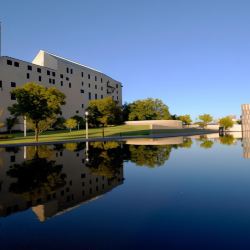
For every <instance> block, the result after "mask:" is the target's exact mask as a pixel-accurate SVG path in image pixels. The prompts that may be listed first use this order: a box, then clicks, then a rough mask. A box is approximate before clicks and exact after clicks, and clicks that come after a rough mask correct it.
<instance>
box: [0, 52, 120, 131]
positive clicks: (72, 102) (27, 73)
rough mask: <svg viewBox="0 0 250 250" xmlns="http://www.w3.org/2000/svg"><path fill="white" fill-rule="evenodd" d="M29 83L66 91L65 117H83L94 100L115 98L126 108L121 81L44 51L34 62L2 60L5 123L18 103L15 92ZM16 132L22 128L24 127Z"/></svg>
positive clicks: (0, 97) (1, 99) (0, 99)
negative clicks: (17, 88) (12, 93)
mask: <svg viewBox="0 0 250 250" xmlns="http://www.w3.org/2000/svg"><path fill="white" fill-rule="evenodd" d="M27 82H36V83H38V84H41V85H43V86H46V87H52V86H53V87H56V88H58V89H59V90H60V91H61V92H63V93H64V94H65V96H66V105H64V106H63V107H62V116H63V117H64V118H66V119H67V118H69V117H72V116H74V115H79V116H83V115H84V112H85V109H86V108H87V107H88V102H89V100H92V99H102V98H105V97H107V96H111V97H112V98H113V99H114V100H115V101H117V103H118V104H119V105H122V85H121V83H120V82H118V81H116V80H114V79H112V78H111V77H109V76H107V75H105V74H103V73H101V72H99V71H97V70H95V69H92V68H90V67H87V66H84V65H81V64H79V63H76V62H73V61H70V60H68V59H65V58H62V57H59V56H56V55H53V54H51V53H48V52H45V51H42V50H41V51H40V52H39V53H38V54H37V56H36V57H35V58H34V60H33V61H32V63H29V62H25V61H22V60H19V59H15V58H11V57H7V56H2V57H0V109H3V116H2V117H1V118H0V119H1V121H3V122H5V120H6V118H7V117H9V116H10V113H9V112H8V107H9V106H11V105H12V104H13V103H15V97H14V96H13V95H11V91H12V90H14V89H15V88H16V87H20V86H22V85H23V84H25V83H27ZM5 129H6V128H5ZM15 129H22V125H21V124H20V125H18V126H16V127H15Z"/></svg>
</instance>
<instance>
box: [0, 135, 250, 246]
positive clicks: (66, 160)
mask: <svg viewBox="0 0 250 250" xmlns="http://www.w3.org/2000/svg"><path fill="white" fill-rule="evenodd" d="M0 248H1V249H188V250H189V249H250V138H247V137H246V138H241V135H226V136H224V137H218V135H216V134H215V135H207V136H196V137H193V138H183V137H179V138H169V139H158V140H148V139H138V140H132V139H131V140H128V141H125V142H95V143H89V144H87V145H86V144H85V143H80V144H75V143H69V144H64V145H49V146H40V147H37V148H35V147H20V148H17V147H11V148H0Z"/></svg>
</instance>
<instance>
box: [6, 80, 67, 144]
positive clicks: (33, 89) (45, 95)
mask: <svg viewBox="0 0 250 250" xmlns="http://www.w3.org/2000/svg"><path fill="white" fill-rule="evenodd" d="M11 94H14V95H15V97H16V100H17V103H15V104H13V105H12V106H11V107H9V108H8V109H9V111H10V113H11V114H12V115H14V116H26V117H27V119H30V120H32V122H33V123H34V127H35V139H36V141H38V134H39V122H41V121H44V120H46V119H48V118H52V117H54V116H55V115H58V114H59V113H60V112H61V105H64V104H65V101H64V100H65V95H64V94H63V93H62V92H60V91H59V90H57V89H56V88H46V87H44V86H41V85H39V84H36V83H33V82H31V83H26V84H25V85H24V86H23V87H20V88H16V89H15V90H14V91H12V92H11Z"/></svg>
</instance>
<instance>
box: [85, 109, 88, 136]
mask: <svg viewBox="0 0 250 250" xmlns="http://www.w3.org/2000/svg"><path fill="white" fill-rule="evenodd" d="M88 115H89V112H88V111H86V112H85V122H86V139H89V124H88Z"/></svg>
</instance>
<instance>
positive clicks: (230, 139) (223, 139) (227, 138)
mask: <svg viewBox="0 0 250 250" xmlns="http://www.w3.org/2000/svg"><path fill="white" fill-rule="evenodd" d="M220 143H221V144H223V145H232V144H235V138H234V136H233V135H230V134H226V135H223V136H220Z"/></svg>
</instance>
